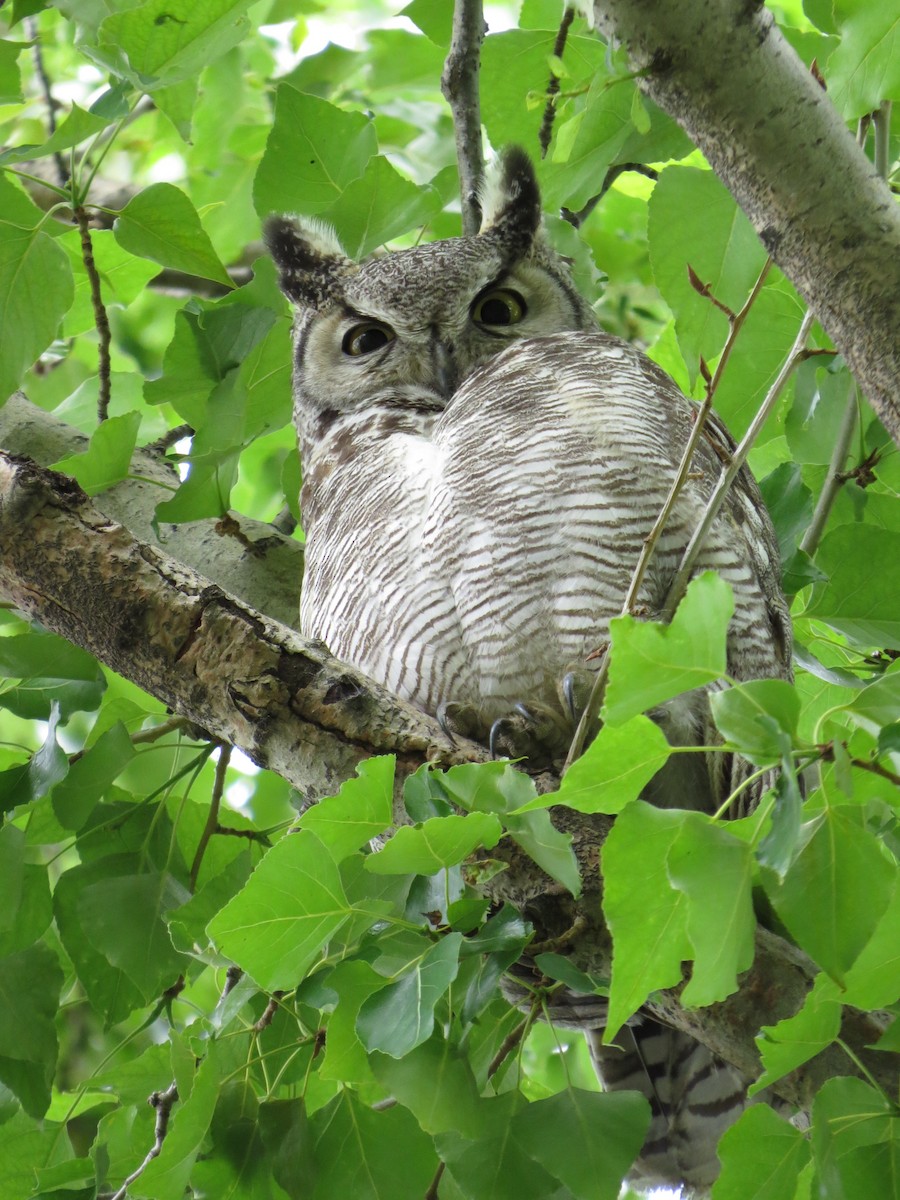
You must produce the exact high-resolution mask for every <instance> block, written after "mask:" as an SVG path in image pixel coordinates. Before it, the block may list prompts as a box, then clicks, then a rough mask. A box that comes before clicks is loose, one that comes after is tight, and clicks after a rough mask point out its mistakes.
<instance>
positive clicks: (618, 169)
mask: <svg viewBox="0 0 900 1200" xmlns="http://www.w3.org/2000/svg"><path fill="white" fill-rule="evenodd" d="M626 171H634V173H635V174H636V175H645V176H646V177H647V179H659V171H657V169H656V168H655V167H648V166H647V165H646V163H633V162H626V163H616V164H615V166H612V167H610V168H609V170H608V171H607V172H606V174H605V175H604V176H603V183H602V185H601V187H600V191H599V192H598V193H597V195H596V196H591V198H590V200H588V202H587V203H586V204H585V206H584V208H581V209H579V210H578V212H577V213H576V212H572V210H571V208H561V209H560V211H559V215H560V216H561V217H562V219H563V220H564V221H568V222H569V224H570V225H574V226H575V228H576V229H578V228H579V226H580V225H583V224H584V222H585V221H586V220H587V219H588V217H589V216H590V215H591V213H592V212H593V211H594V209H595V208H596V207H597V205H598V204H599V203H600V201H601V200H602V199H603V197H604V196H605V195H606V193H607V192H608V191H609V189H610V188H611V187H612V185H613V184H614V183H615V182H616V180H617V179H618V178H619V176H620V175H624V174H625V172H626Z"/></svg>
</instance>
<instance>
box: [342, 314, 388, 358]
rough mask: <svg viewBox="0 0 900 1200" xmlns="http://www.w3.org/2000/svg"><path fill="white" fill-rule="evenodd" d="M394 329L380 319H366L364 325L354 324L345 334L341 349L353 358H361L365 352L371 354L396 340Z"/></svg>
mask: <svg viewBox="0 0 900 1200" xmlns="http://www.w3.org/2000/svg"><path fill="white" fill-rule="evenodd" d="M394 336H395V335H394V331H393V329H391V328H390V326H388V325H381V324H380V323H379V322H378V321H365V322H364V323H363V324H362V325H354V326H353V328H352V329H348V330H347V332H346V333H345V334H344V340H343V341H342V342H341V349H342V350H343V352H344V353H345V354H349V355H350V357H351V358H359V357H360V356H361V355H363V354H371V353H372V352H373V350H380V349H381V347H382V346H386V345H387V344H388V342H392V341H393V340H394Z"/></svg>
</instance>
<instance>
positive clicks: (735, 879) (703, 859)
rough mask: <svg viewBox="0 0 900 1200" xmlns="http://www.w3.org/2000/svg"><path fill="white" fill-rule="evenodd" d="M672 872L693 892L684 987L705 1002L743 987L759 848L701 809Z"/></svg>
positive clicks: (689, 1001)
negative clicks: (740, 979)
mask: <svg viewBox="0 0 900 1200" xmlns="http://www.w3.org/2000/svg"><path fill="white" fill-rule="evenodd" d="M668 868H669V878H670V880H671V881H672V885H673V887H676V888H677V889H678V890H679V891H680V892H683V893H684V895H685V896H686V897H687V901H688V906H687V912H686V914H685V916H686V929H687V936H688V938H689V939H690V942H691V946H692V947H693V954H692V957H693V959H694V967H693V970H692V972H691V978H690V980H689V981H688V983H687V986H686V987H685V989H684V991H683V993H682V997H681V998H682V1001H683V1003H684V1004H685V1005H686V1006H688V1007H692V1006H696V1007H700V1008H702V1007H704V1006H705V1005H708V1004H715V1003H716V1002H717V1001H719V1000H724V999H725V998H726V997H727V996H730V995H731V994H732V992H735V991H737V976H738V975H739V974H740V972H741V971H746V970H747V968H748V967H749V966H750V964H751V963H752V962H753V952H754V943H753V934H754V931H755V929H756V921H755V919H754V916H753V900H752V895H751V885H752V881H753V852H752V850H751V848H750V846H749V845H747V843H746V842H742V841H740V840H739V839H738V838H736V837H734V836H733V835H732V834H731V833H729V832H728V830H727V829H723V828H722V827H721V826H720V825H716V824H714V823H713V822H711V821H710V820H709V819H708V818H706V817H703V816H701V815H700V814H699V813H688V814H686V816H685V819H684V823H683V825H682V827H681V830H680V832H679V834H678V836H677V838H676V839H675V841H674V842H673V844H672V846H671V849H670V850H669V858H668Z"/></svg>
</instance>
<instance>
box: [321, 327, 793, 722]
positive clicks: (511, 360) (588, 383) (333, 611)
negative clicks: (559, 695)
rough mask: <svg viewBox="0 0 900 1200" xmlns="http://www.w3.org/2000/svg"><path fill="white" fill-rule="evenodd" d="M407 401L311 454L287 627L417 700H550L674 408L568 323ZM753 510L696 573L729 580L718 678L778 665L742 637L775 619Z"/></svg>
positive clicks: (706, 468)
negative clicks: (725, 658) (730, 612)
mask: <svg viewBox="0 0 900 1200" xmlns="http://www.w3.org/2000/svg"><path fill="white" fill-rule="evenodd" d="M425 400H426V403H425V405H424V407H423V409H422V411H420V412H416V411H415V405H412V404H410V397H409V396H406V397H405V415H404V416H403V417H400V416H397V415H395V414H396V404H395V403H394V404H392V401H391V397H390V395H385V396H379V395H375V396H373V397H372V400H371V407H370V408H369V410H368V411H367V412H366V413H364V414H363V413H357V414H354V415H352V416H351V415H347V416H345V417H342V418H339V419H338V421H337V422H336V423H335V425H334V427H333V428H332V429H330V430H329V432H328V434H327V435H326V436H325V437H324V438H323V439H322V440H321V442H320V443H319V444H317V445H316V446H315V447H314V451H313V458H312V461H311V462H307V464H306V470H307V472H308V473H310V472H313V473H316V476H317V503H316V506H315V515H314V517H313V518H312V519H311V521H310V522H309V526H308V528H307V531H306V532H307V538H308V542H307V567H306V576H305V579H304V586H303V602H302V610H301V625H302V628H303V632H304V633H305V634H307V635H308V636H313V637H320V638H322V639H323V640H324V641H325V642H326V643H327V644H328V646H329V647H330V649H331V650H332V652H333V653H334V654H335V655H337V656H338V657H339V658H342V659H344V660H346V661H349V662H351V663H353V664H355V665H356V666H358V667H359V668H360V669H361V670H363V671H365V672H366V673H367V674H369V675H371V676H373V677H374V678H376V679H379V680H380V681H382V682H383V683H385V684H386V685H387V686H388V687H389V688H391V689H392V690H393V691H395V692H396V693H397V694H399V695H401V696H403V697H404V698H406V699H408V700H410V701H411V702H412V703H414V704H416V705H418V706H420V707H421V708H423V709H425V710H426V711H429V712H432V713H433V712H435V711H436V709H437V707H438V705H439V704H440V703H441V702H443V701H457V702H466V703H471V704H474V705H476V706H477V707H478V708H479V709H480V710H481V712H482V713H483V715H484V716H485V718H486V719H488V720H491V719H493V718H494V717H497V716H500V715H502V714H503V713H504V712H506V711H508V710H509V709H510V707H511V706H512V705H513V704H515V703H516V702H518V701H523V700H524V701H527V700H529V699H541V700H544V701H547V700H550V699H552V697H554V696H555V692H556V684H557V682H558V680H559V679H560V678H561V676H562V675H563V674H564V673H565V672H566V671H567V670H569V669H572V668H575V667H583V666H584V663H585V659H586V657H587V656H588V655H589V654H590V652H591V651H592V650H594V649H595V648H596V647H597V646H598V645H599V644H601V643H602V642H603V641H604V640H605V638H606V634H607V627H608V622H609V620H610V618H611V617H613V616H615V615H617V614H618V613H619V612H620V611H621V607H622V603H623V600H624V597H625V593H626V591H627V588H628V583H629V580H630V577H631V574H632V571H633V568H634V565H635V563H636V562H637V558H638V555H639V554H640V551H641V547H642V544H643V540H644V538H645V537H646V535H647V534H648V533H649V531H650V529H651V527H652V525H653V523H654V521H655V519H656V516H657V514H658V513H659V510H660V507H661V505H662V503H663V501H664V499H665V497H666V494H667V492H668V489H669V486H670V483H671V481H672V478H673V476H674V473H675V471H676V469H677V466H678V462H679V460H680V456H681V452H682V449H683V446H684V443H685V441H686V439H687V437H688V435H689V432H690V428H691V423H692V420H693V414H694V406H693V405H692V404H691V403H690V402H689V401H688V400H686V399H685V398H684V396H682V395H681V393H680V392H679V390H678V389H677V388H676V387H675V385H674V384H673V383H672V381H671V380H670V379H669V378H668V377H667V376H666V375H664V374H663V372H661V371H660V370H659V369H658V368H657V367H656V366H655V365H654V364H653V363H652V362H650V360H649V359H647V358H646V357H645V356H644V355H643V354H641V353H640V352H639V351H637V350H636V349H634V348H633V347H631V346H629V345H628V344H627V343H624V342H622V341H620V340H619V339H617V338H613V337H611V336H608V335H606V334H601V333H584V332H575V333H562V334H556V335H554V336H551V337H544V338H532V339H528V340H523V341H520V342H517V343H515V344H514V345H512V346H511V347H510V348H509V349H507V350H505V351H503V352H502V353H500V354H498V355H497V356H496V357H495V358H493V359H491V360H489V361H488V362H487V363H485V364H483V365H482V366H481V367H479V368H478V369H476V370H475V371H474V372H473V373H472V374H471V375H470V376H469V377H468V378H467V379H466V380H465V382H464V383H463V384H462V385H461V386H460V388H459V389H458V390H457V392H456V393H455V394H454V395H453V396H452V398H451V399H450V401H449V403H448V404H447V406H446V408H445V409H444V411H443V412H441V413H439V414H435V413H434V412H433V411H432V409H433V405H431V406H429V404H428V403H427V400H428V398H427V397H426V398H425ZM694 465H695V468H696V469H697V472H698V473H699V474H700V478H697V479H692V480H691V481H689V483H688V486H687V487H686V489H685V491H684V493H683V494H682V496H681V498H680V499H679V502H678V504H677V505H676V508H675V511H674V512H673V514H672V517H671V519H670V522H669V525H668V527H667V529H666V531H665V533H664V535H663V537H662V539H661V541H660V543H659V546H658V548H657V552H656V554H655V556H654V560H653V563H652V565H651V569H650V571H649V572H648V574H647V578H646V581H645V584H644V586H643V589H642V591H641V593H640V595H639V597H638V603H639V605H640V606H641V608H642V610H643V611H646V613H647V614H648V615H650V616H652V615H653V614H655V613H656V612H658V611H659V609H660V608H661V606H662V604H663V602H664V600H665V596H666V593H667V590H668V586H669V582H670V580H671V577H672V575H673V573H674V571H675V569H676V568H677V565H678V561H679V559H680V556H681V552H682V550H683V548H684V546H685V545H686V544H687V541H688V538H689V537H690V534H691V533H692V531H693V529H694V527H695V525H696V523H697V520H698V519H699V516H700V513H701V512H702V508H703V505H704V502H705V500H706V498H707V496H708V495H709V492H710V490H711V488H712V486H713V484H714V483H715V480H716V479H717V477H718V474H719V470H720V467H721V463H720V459H719V457H717V454H716V453H715V451H714V449H713V446H712V444H711V442H710V441H708V440H703V439H701V444H700V446H699V448H698V452H697V456H696V460H695V464H694ZM751 486H752V485H751ZM755 508H756V497H755V496H752V495H751V496H750V497H748V498H747V500H746V501H745V502H742V500H741V498H740V497H739V496H738V497H737V498H736V499H734V500H732V501H731V503H730V506H728V507H726V509H725V510H724V511H723V514H722V515H721V516H720V517H719V519H718V520H717V522H716V524H715V525H714V527H713V529H712V531H711V533H710V536H709V539H708V541H707V545H706V549H705V551H704V552H703V554H702V555H701V559H700V562H699V563H698V568H697V569H698V571H701V570H704V569H707V568H708V567H713V568H715V569H716V570H718V571H719V572H720V574H722V575H723V576H724V577H725V578H726V579H728V581H729V582H730V583H731V585H732V587H733V589H734V592H735V617H734V619H733V623H732V627H731V631H730V642H729V666H730V669H731V672H732V673H733V674H735V675H737V676H738V677H749V676H751V675H762V676H771V675H782V674H783V673H784V663H783V661H780V656H779V650H778V645H779V639H778V637H775V638H774V640H773V637H772V636H771V635H770V636H765V637H760V631H761V630H766V631H769V630H771V629H772V628H773V626H774V625H777V623H778V621H779V620H781V617H782V614H777V613H773V611H772V610H771V605H770V603H769V602H768V600H767V594H766V592H765V590H761V589H760V580H759V577H758V576H759V570H761V569H763V568H764V566H765V564H766V563H770V562H771V553H772V546H771V531H770V530H769V528H768V526H767V525H766V524H765V522H760V520H759V518H758V515H757V514H756V513H755V511H754V510H755ZM745 510H746V511H745ZM761 564H762V565H761ZM775 591H776V592H777V587H776V589H775ZM776 633H777V630H776Z"/></svg>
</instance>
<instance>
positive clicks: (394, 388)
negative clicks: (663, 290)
mask: <svg viewBox="0 0 900 1200" xmlns="http://www.w3.org/2000/svg"><path fill="white" fill-rule="evenodd" d="M482 207H483V212H484V217H483V220H482V227H481V231H480V232H479V233H478V234H477V236H475V237H462V238H453V239H451V240H448V241H441V242H431V243H427V244H425V245H421V246H415V247H413V248H412V249H409V250H398V251H395V252H394V253H389V254H382V255H378V256H373V257H371V258H367V259H365V260H364V261H363V262H361V263H356V262H353V261H352V259H349V258H348V257H347V256H346V255H345V254H344V252H343V251H342V250H341V248H340V246H339V245H338V243H337V241H336V239H335V237H334V234H333V233H332V232H331V231H330V230H329V229H328V228H327V227H325V226H323V225H322V224H321V223H320V222H317V221H315V220H314V219H309V218H303V219H296V218H289V217H272V218H270V219H269V221H268V222H267V223H266V229H265V237H266V244H267V246H268V248H269V251H270V253H271V255H272V257H273V259H274V260H275V264H276V266H277V268H278V272H279V281H280V284H281V288H282V291H283V292H284V293H285V295H286V296H287V297H288V299H290V300H291V301H292V302H293V304H295V305H296V307H297V322H296V327H295V362H294V393H295V402H296V405H297V418H298V423H299V424H301V426H305V427H306V429H308V430H309V429H311V428H312V427H313V426H314V425H315V423H316V418H317V417H319V416H320V415H325V414H327V415H328V416H329V417H330V416H332V415H337V414H339V413H353V412H359V411H363V410H366V409H368V408H371V407H373V406H377V405H379V404H380V403H384V404H387V405H389V406H390V407H391V408H392V409H394V411H396V410H397V409H398V408H402V407H403V406H405V405H409V406H411V407H412V408H415V407H417V406H419V407H422V408H425V409H428V410H430V411H434V410H435V409H436V408H440V407H443V405H445V404H446V403H447V401H448V400H449V399H450V397H451V396H452V395H453V393H454V392H455V391H456V389H457V387H458V386H459V384H460V383H461V382H462V381H463V380H464V379H465V378H466V377H467V376H468V375H469V374H471V372H472V371H473V370H474V369H475V368H476V367H477V366H479V365H480V364H481V363H483V362H484V361H485V360H486V359H489V358H491V357H493V356H494V355H495V354H498V353H499V352H500V351H501V350H503V349H504V348H505V347H506V346H507V345H509V343H510V342H512V341H516V340H519V339H522V338H528V337H540V336H545V335H547V334H552V333H560V332H563V331H565V330H574V329H593V328H596V321H595V319H594V316H593V313H592V311H591V308H590V306H589V305H588V304H587V302H586V301H585V300H584V299H582V297H581V296H580V295H579V294H578V292H577V291H576V290H575V287H574V285H573V283H572V280H571V278H570V275H569V271H568V268H567V267H566V265H565V263H564V262H563V260H562V259H561V258H560V257H559V255H558V254H556V253H555V252H554V251H553V250H552V249H551V248H550V246H549V245H548V243H547V242H546V240H545V238H544V236H543V234H542V231H541V207H540V193H539V191H538V186H537V180H536V179H535V174H534V167H533V166H532V164H531V161H530V159H529V158H528V156H527V155H526V154H525V153H524V151H522V150H519V149H516V148H511V149H508V150H507V151H506V152H505V153H504V154H503V155H502V156H501V157H500V159H499V161H498V163H497V164H496V166H495V168H494V170H493V171H492V173H491V174H490V175H489V178H488V183H487V186H486V189H485V194H484V197H483V205H482Z"/></svg>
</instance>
